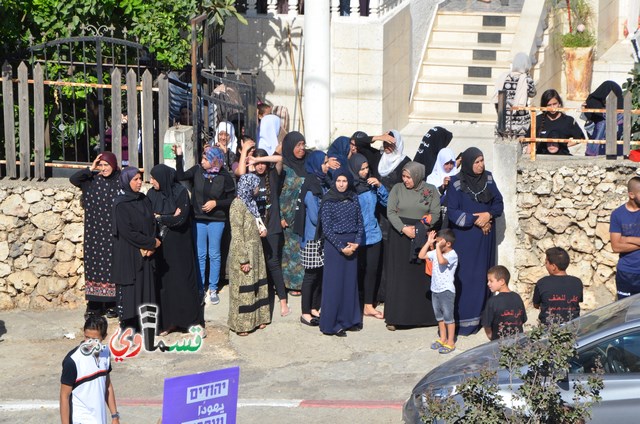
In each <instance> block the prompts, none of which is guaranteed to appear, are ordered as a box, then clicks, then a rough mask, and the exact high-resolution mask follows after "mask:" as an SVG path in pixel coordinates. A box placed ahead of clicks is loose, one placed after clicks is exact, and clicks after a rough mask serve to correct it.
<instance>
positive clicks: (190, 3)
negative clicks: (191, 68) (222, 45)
mask: <svg viewBox="0 0 640 424" xmlns="http://www.w3.org/2000/svg"><path fill="white" fill-rule="evenodd" d="M234 3H235V2H234V1H233V0H204V2H202V1H201V0H170V1H168V0H2V2H0V4H1V6H0V13H2V16H3V22H4V23H3V25H2V26H0V39H1V40H3V42H4V46H3V48H4V50H5V53H7V54H8V53H13V54H12V56H17V55H18V54H19V52H24V51H25V49H26V48H27V47H28V46H29V45H30V44H31V41H30V39H32V41H33V43H34V44H39V43H43V42H46V41H51V40H54V39H56V38H59V37H67V36H78V35H80V34H81V32H82V27H83V26H88V25H92V26H94V27H100V26H103V25H104V26H105V27H112V28H113V31H114V32H113V34H114V36H115V37H118V38H123V37H124V36H125V33H127V34H128V37H129V38H131V37H136V38H137V40H138V42H139V43H140V44H142V45H144V46H145V47H147V48H149V50H150V51H151V53H153V54H154V55H155V56H156V59H157V60H158V61H159V62H160V63H161V64H163V65H164V66H165V67H167V68H171V69H181V68H183V67H184V66H185V65H187V64H189V61H190V48H191V44H190V43H191V25H190V23H189V21H190V19H191V18H193V17H194V16H196V15H198V14H200V13H207V15H208V17H209V22H210V23H214V22H215V25H216V27H217V28H218V30H219V31H223V28H224V23H225V21H226V20H227V19H229V18H235V19H238V20H240V21H241V22H243V23H244V24H246V20H245V19H244V18H243V17H242V16H241V15H240V14H239V13H238V12H237V10H236V9H235V6H234ZM108 35H110V34H108Z"/></svg>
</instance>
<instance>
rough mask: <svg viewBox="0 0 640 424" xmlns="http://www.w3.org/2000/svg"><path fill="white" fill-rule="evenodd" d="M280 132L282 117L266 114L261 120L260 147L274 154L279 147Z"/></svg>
mask: <svg viewBox="0 0 640 424" xmlns="http://www.w3.org/2000/svg"><path fill="white" fill-rule="evenodd" d="M279 133H280V117H279V116H277V115H265V116H264V117H263V118H262V120H261V121H260V133H259V136H258V148H259V149H264V150H266V151H267V153H269V155H272V154H273V152H275V151H276V147H278V134H279Z"/></svg>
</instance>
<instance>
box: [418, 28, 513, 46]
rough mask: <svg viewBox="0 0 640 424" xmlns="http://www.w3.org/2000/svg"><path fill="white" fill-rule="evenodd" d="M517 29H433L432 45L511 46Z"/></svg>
mask: <svg viewBox="0 0 640 424" xmlns="http://www.w3.org/2000/svg"><path fill="white" fill-rule="evenodd" d="M514 33H515V29H509V30H505V29H493V28H484V27H473V26H457V27H451V28H433V30H432V32H431V39H430V43H448V44H449V45H461V46H464V45H465V44H469V43H486V44H493V45H503V46H511V43H513V37H514Z"/></svg>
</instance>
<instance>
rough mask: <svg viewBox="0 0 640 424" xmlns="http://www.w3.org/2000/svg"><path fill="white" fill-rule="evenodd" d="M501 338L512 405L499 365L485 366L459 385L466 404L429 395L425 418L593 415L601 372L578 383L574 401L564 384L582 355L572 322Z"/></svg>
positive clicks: (568, 421) (572, 422) (575, 418)
mask: <svg viewBox="0 0 640 424" xmlns="http://www.w3.org/2000/svg"><path fill="white" fill-rule="evenodd" d="M500 343H501V344H500V355H499V358H498V363H499V365H500V367H502V368H504V369H506V370H507V371H508V373H509V378H510V386H511V390H512V393H513V396H512V399H511V401H510V402H509V406H508V405H507V403H506V402H505V400H504V399H503V398H502V397H501V395H500V394H499V391H498V389H499V386H498V384H497V374H496V372H495V370H483V371H481V372H479V373H476V374H474V375H471V376H470V377H469V378H467V379H466V380H464V381H463V382H462V383H461V384H460V385H459V386H458V387H456V390H457V393H459V395H460V397H461V398H462V400H463V404H462V405H461V404H459V403H458V402H456V400H454V399H453V398H451V397H436V396H434V395H433V394H428V395H427V399H426V400H427V409H426V410H425V411H424V414H423V417H422V420H423V421H424V422H432V421H434V420H436V421H437V420H442V421H444V422H446V423H469V424H471V423H478V422H482V423H484V424H502V423H513V424H516V423H518V424H520V423H530V424H534V423H535V424H553V423H563V424H580V423H583V422H584V420H586V419H588V418H589V416H590V411H591V407H592V406H593V404H594V403H596V402H598V401H599V400H600V390H602V388H603V387H604V385H603V380H602V378H601V377H600V375H599V373H597V372H596V373H595V374H589V375H588V376H587V377H586V378H585V379H584V380H576V381H573V382H572V383H573V389H574V396H573V399H572V401H571V404H570V405H569V404H568V403H567V402H565V401H564V400H563V399H562V397H561V392H560V388H559V386H558V383H560V382H562V381H565V380H566V377H567V369H568V364H569V361H570V360H571V359H572V358H574V357H575V356H576V354H577V351H576V347H575V346H576V333H575V330H574V329H573V328H572V327H571V326H570V325H565V326H561V325H559V324H557V323H552V324H551V325H550V326H549V327H546V326H543V325H540V326H537V327H535V328H533V329H532V330H531V331H529V332H528V333H526V334H520V335H518V336H516V337H515V338H509V339H503V340H502V341H501V342H500Z"/></svg>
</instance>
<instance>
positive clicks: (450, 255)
mask: <svg viewBox="0 0 640 424" xmlns="http://www.w3.org/2000/svg"><path fill="white" fill-rule="evenodd" d="M442 256H444V258H445V259H446V260H447V262H449V263H448V264H447V265H440V264H439V263H438V255H437V254H436V251H435V250H430V251H428V252H427V260H430V261H431V262H433V271H432V275H431V292H432V293H442V292H443V291H447V290H449V291H450V292H452V293H455V292H456V287H455V286H454V285H453V280H454V278H455V277H454V276H455V273H456V269H457V268H458V254H457V253H456V251H455V250H450V251H449V252H447V253H444V254H443V255H442Z"/></svg>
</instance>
